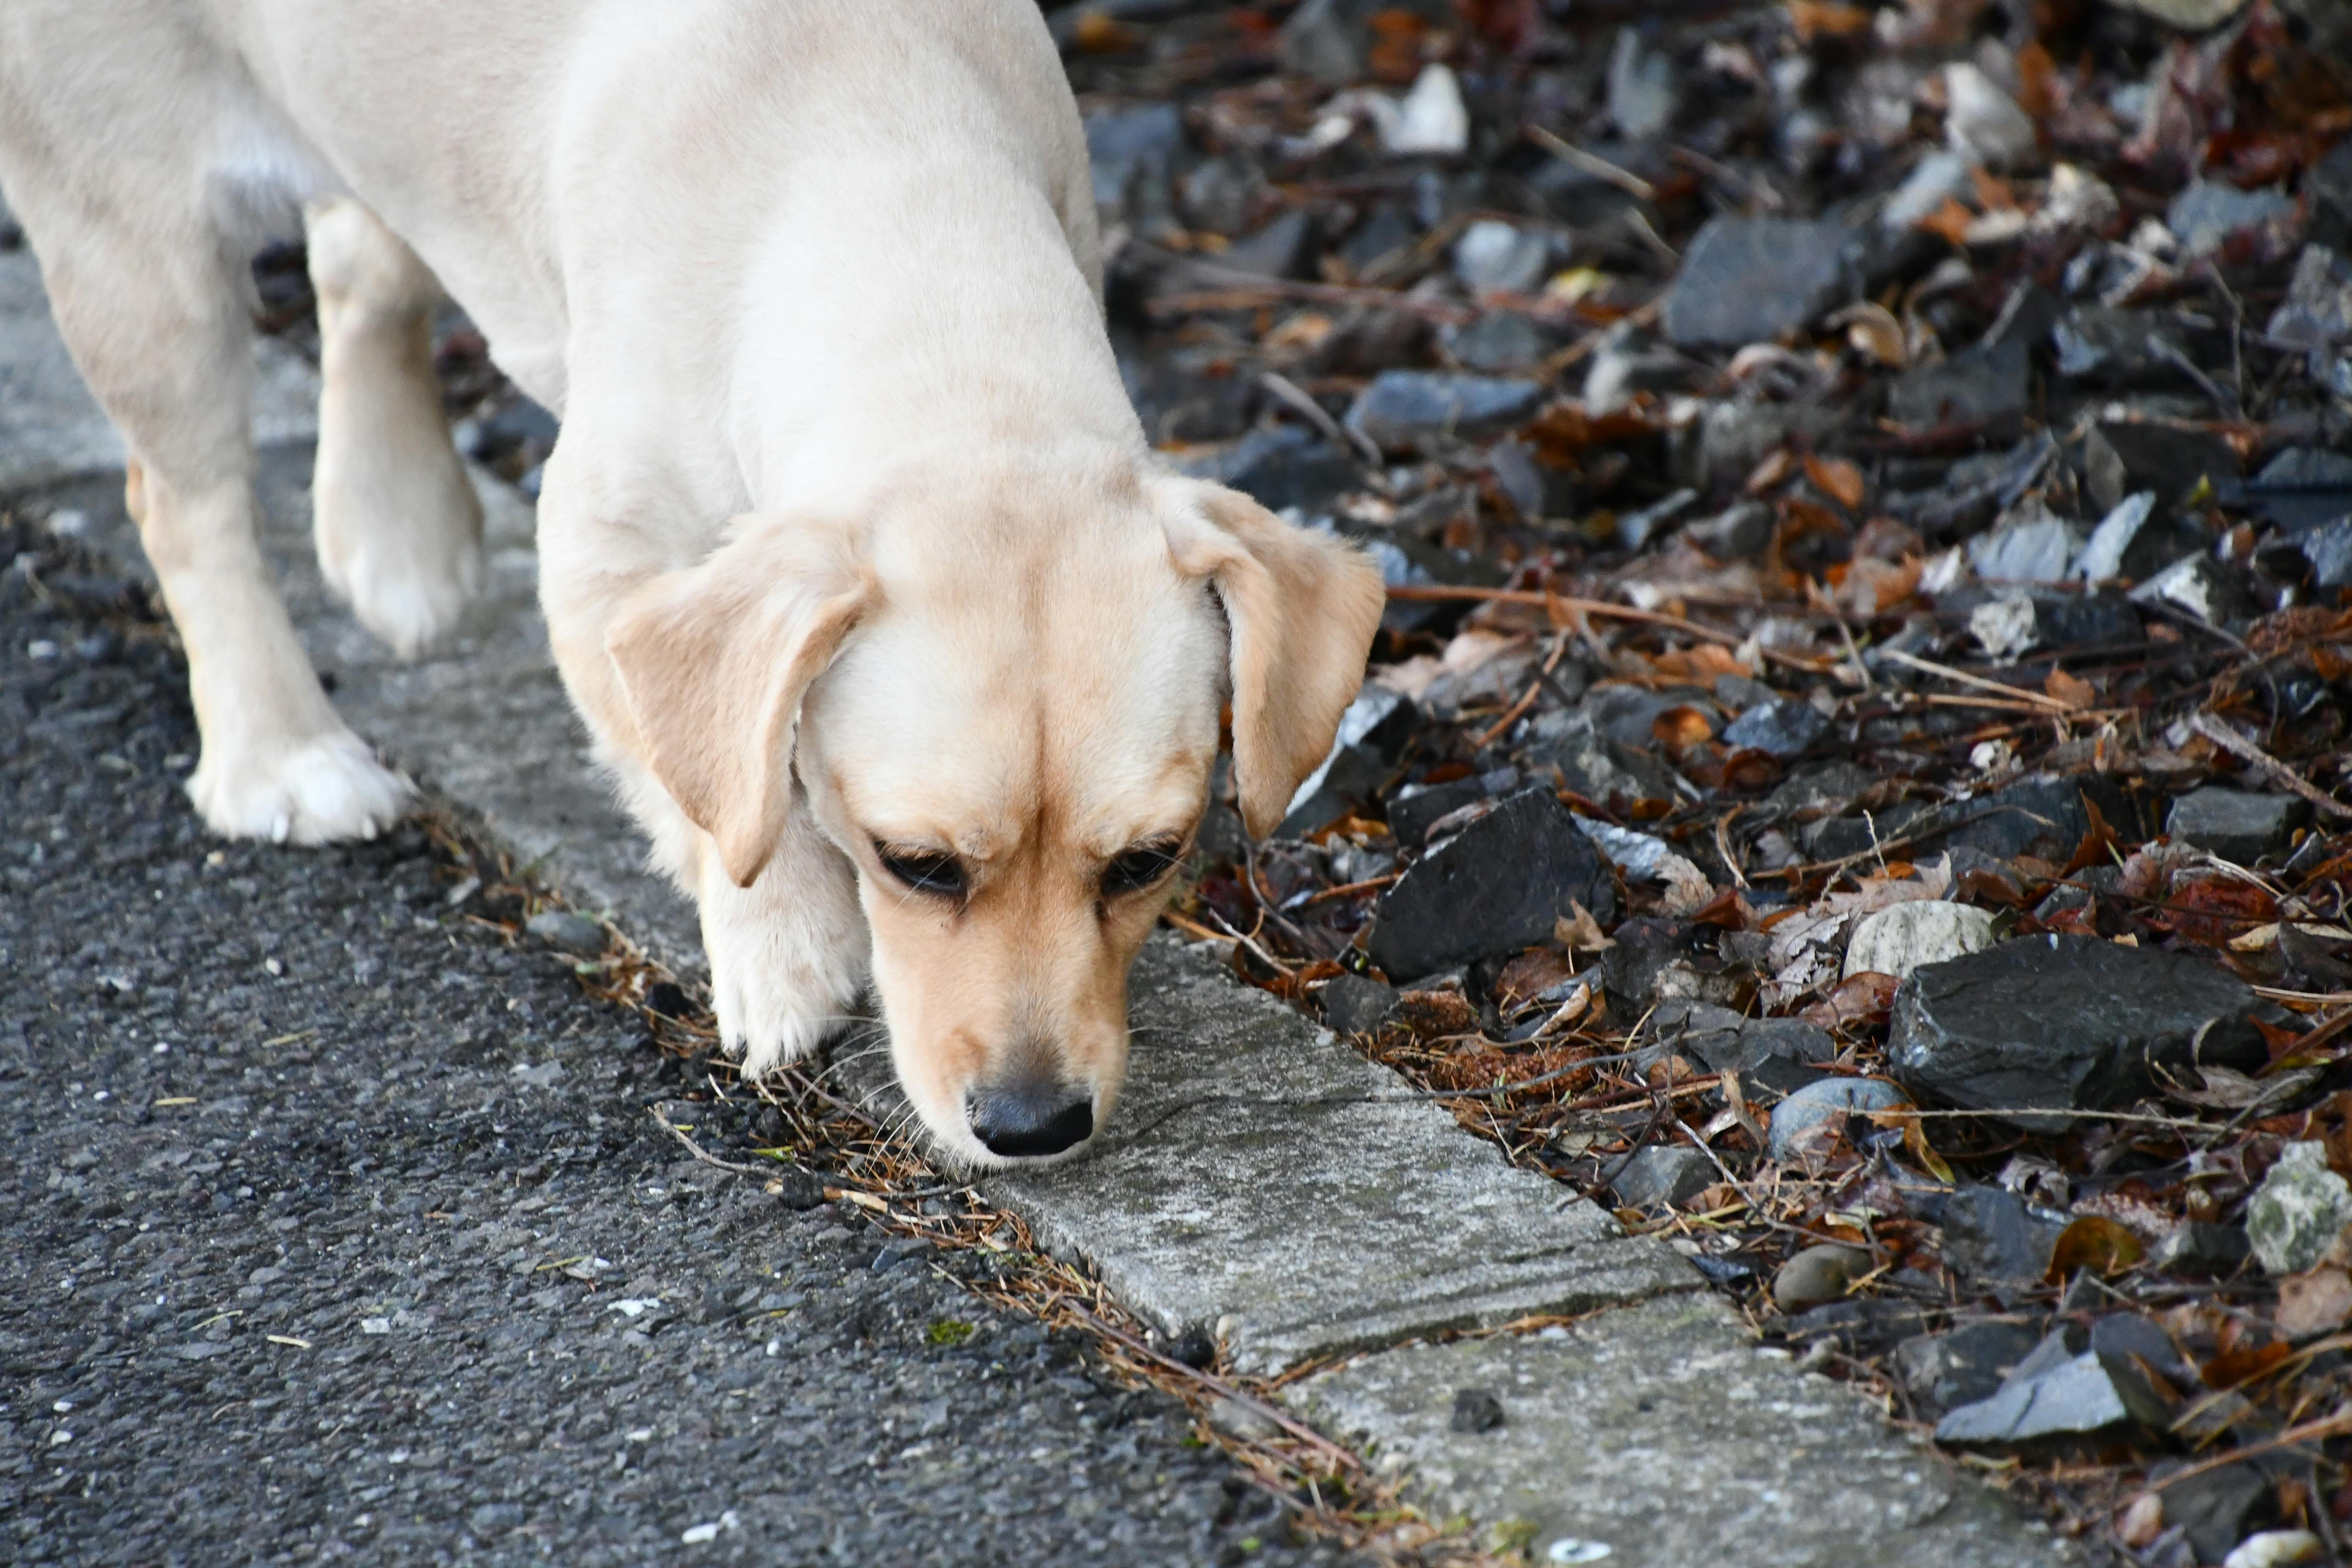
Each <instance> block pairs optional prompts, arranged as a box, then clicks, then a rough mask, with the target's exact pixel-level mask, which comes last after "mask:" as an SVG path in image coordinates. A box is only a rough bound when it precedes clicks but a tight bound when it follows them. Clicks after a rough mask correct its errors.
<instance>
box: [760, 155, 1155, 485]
mask: <svg viewBox="0 0 2352 1568" xmlns="http://www.w3.org/2000/svg"><path fill="white" fill-rule="evenodd" d="M910 215H915V216H919V220H920V221H919V222H914V223H910V222H908V216H910ZM814 235H822V236H824V243H823V245H822V246H818V245H812V244H811V243H809V237H810V236H814ZM740 305H741V309H740V316H739V320H740V322H741V324H742V333H741V339H740V347H739V349H738V352H737V353H736V355H735V358H734V363H733V375H734V380H733V384H732V386H731V387H730V424H731V428H730V434H731V436H732V437H733V440H734V443H735V446H736V450H737V452H738V454H739V458H740V462H741V465H742V470H743V477H744V479H745V481H746V484H747V486H748V488H749V489H750V490H751V496H752V500H753V504H754V505H755V506H757V507H758V508H760V509H761V510H782V511H792V510H800V509H803V508H814V509H820V510H833V509H838V508H844V507H856V506H858V505H860V504H863V503H864V502H865V501H866V500H867V499H869V498H870V497H871V496H872V495H873V494H874V493H875V492H876V490H877V489H880V488H882V487H885V486H887V485H888V484H890V483H892V482H893V479H894V476H897V475H900V474H903V473H906V472H908V471H909V470H918V469H919V470H929V471H934V472H936V471H938V470H940V469H941V468H949V469H952V468H955V467H957V466H959V465H961V466H969V465H971V464H972V463H973V462H974V461H975V460H986V459H989V458H995V457H1021V456H1025V457H1029V458H1046V457H1048V455H1050V454H1066V455H1067V456H1069V457H1082V456H1084V455H1086V454H1087V453H1088V452H1089V450H1091V452H1092V453H1093V454H1094V455H1096V456H1100V457H1108V456H1111V455H1113V454H1125V455H1127V456H1129V458H1131V459H1140V458H1141V457H1142V456H1143V453H1144V449H1145V442H1144V438H1143V433H1142V430H1141V427H1140V426H1139V424H1138V422H1137V420H1136V416H1135V414H1134V411H1133V409H1132V408H1131V407H1130V406H1129V403H1128V399H1127V395H1126V391H1125V389H1124V387H1123V385H1122V384H1121V382H1120V380H1119V375H1118V364H1117V362H1116V360H1115V359H1114V358H1113V356H1112V353H1111V350H1110V345H1109V342H1108V339H1107V338H1106V336H1105V334H1104V331H1103V326H1102V318H1101V313H1100V310H1099V308H1098V307H1097V302H1096V300H1095V296H1094V292H1093V289H1092V288H1091V287H1090V286H1089V283H1088V280H1087V277H1086V275H1085V273H1084V272H1083V271H1082V270H1081V268H1080V265H1079V263H1078V262H1077V260H1076V258H1074V257H1073V255H1072V251H1071V246H1070V242H1069V239H1068V237H1066V234H1065V232H1064V230H1063V227H1062V226H1061V223H1060V222H1059V220H1058V219H1057V218H1056V216H1055V213H1054V211H1053V208H1052V206H1051V205H1050V203H1049V202H1048V200H1047V199H1046V196H1045V193H1044V192H1043V191H1041V190H1040V189H1038V188H1037V185H1036V183H1035V180H1034V176H1027V175H1024V172H1023V171H1021V170H1019V169H1018V168H1017V167H1016V166H1014V165H1013V163H1012V162H1011V161H1010V160H1009V159H1006V158H1005V157H1003V155H1001V154H999V153H993V152H992V151H991V150H989V149H987V148H985V147H982V148H980V149H977V150H963V151H950V150H946V149H942V148H940V147H938V146H936V145H935V146H932V147H930V148H927V149H920V150H919V151H918V152H916V153H913V154H911V155H893V154H891V153H880V154H870V155H867V156H865V157H862V158H856V159H845V160H843V161H841V162H839V163H835V164H831V165H828V166H827V167H826V168H825V169H824V173H823V175H822V176H821V177H818V178H814V179H806V180H803V181H801V182H799V183H798V184H796V187H795V189H794V190H793V192H792V193H791V194H790V195H789V196H788V198H787V199H785V200H784V201H782V202H781V203H780V204H779V205H778V208H777V210H776V212H775V215H774V217H773V220H772V223H771V225H770V226H768V229H767V232H766V238H765V241H764V242H763V243H762V244H761V245H760V246H759V247H757V248H756V249H755V251H754V252H753V254H752V256H751V262H750V265H749V267H748V268H746V273H745V289H744V295H743V299H742V300H741V302H740Z"/></svg>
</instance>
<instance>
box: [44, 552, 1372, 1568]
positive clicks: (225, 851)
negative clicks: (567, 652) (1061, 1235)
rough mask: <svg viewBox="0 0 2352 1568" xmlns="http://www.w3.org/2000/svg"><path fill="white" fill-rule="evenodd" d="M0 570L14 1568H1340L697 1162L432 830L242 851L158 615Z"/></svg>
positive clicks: (895, 1250) (618, 1030) (70, 578)
mask: <svg viewBox="0 0 2352 1568" xmlns="http://www.w3.org/2000/svg"><path fill="white" fill-rule="evenodd" d="M0 558H8V559H13V560H14V561H15V563H16V564H15V565H14V567H13V568H10V569H8V570H7V571H6V572H5V575H4V576H0V820H5V822H6V824H7V828H6V831H5V835H0V887H5V894H0V974H5V976H6V979H7V984H6V986H5V992H0V1085H5V1088H0V1095H4V1096H5V1103H6V1106H7V1118H8V1126H7V1138H6V1149H7V1152H8V1154H7V1158H6V1160H5V1163H0V1184H5V1185H4V1186H0V1193H4V1194H5V1197H0V1204H5V1213H6V1215H7V1216H8V1217H7V1219H6V1221H5V1233H0V1370H5V1374H6V1379H5V1391H4V1393H0V1396H5V1410H4V1411H0V1531H5V1534H0V1556H6V1557H8V1558H9V1559H10V1560H12V1561H15V1562H19V1563H99V1562H109V1563H112V1562H137V1563H178V1562H194V1563H219V1562H229V1561H236V1562H261V1561H268V1562H283V1561H303V1560H310V1559H314V1558H326V1557H335V1556H343V1557H357V1558H363V1559H367V1560H371V1561H382V1560H399V1561H411V1560H429V1561H460V1560H462V1561H467V1562H491V1561H520V1560H524V1559H534V1560H538V1559H554V1560H559V1561H562V1562H565V1563H644V1562H648V1561H652V1560H655V1559H656V1558H657V1557H658V1558H664V1559H677V1560H680V1561H704V1560H708V1561H728V1562H740V1561H759V1562H764V1563H814V1562H831V1561H845V1562H856V1563H1074V1562H1082V1561H1083V1562H1087V1563H1212V1562H1213V1563H1239V1562H1243V1561H1248V1562H1252V1563H1298V1562H1307V1561H1318V1562H1320V1561H1328V1560H1331V1559H1330V1557H1329V1554H1328V1552H1327V1551H1326V1550H1325V1549H1321V1548H1301V1547H1298V1546H1296V1545H1293V1544H1290V1543H1288V1542H1287V1538H1286V1534H1285V1530H1284V1527H1283V1524H1282V1521H1281V1517H1280V1514H1279V1511H1278V1510H1277V1509H1276V1505H1274V1504H1273V1503H1272V1502H1271V1500H1267V1499H1265V1497H1264V1496H1263V1494H1261V1493H1259V1492H1257V1491H1255V1490H1254V1489H1251V1488H1250V1487H1249V1486H1248V1485H1246V1484H1245V1483H1244V1480H1243V1479H1242V1478H1241V1475H1240V1473H1239V1472H1238V1471H1236V1470H1235V1469H1234V1468H1233V1467H1232V1466H1231V1465H1230V1464H1228V1463H1227V1462H1226V1461H1224V1460H1223V1458H1221V1457H1220V1456H1219V1455H1217V1454H1216V1453H1215V1452H1214V1451H1213V1450H1209V1449H1203V1448H1202V1447H1197V1446H1195V1444H1194V1442H1193V1440H1192V1438H1191V1436H1190V1433H1189V1429H1188V1427H1187V1425H1186V1422H1185V1419H1184V1416H1183V1415H1182V1412H1181V1407H1180V1406H1178V1405H1175V1404H1174V1403H1173V1402H1172V1401H1170V1400H1168V1399H1165V1398H1164V1397H1162V1396H1160V1395H1158V1394H1152V1393H1150V1392H1141V1393H1139V1392H1133V1391H1129V1390H1127V1389H1123V1388H1121V1387H1119V1386H1118V1384H1115V1383H1114V1382H1112V1381H1111V1380H1110V1379H1109V1378H1108V1376H1107V1375H1105V1374H1103V1373H1101V1372H1100V1371H1099V1369H1098V1368H1097V1367H1095V1366H1093V1365H1091V1364H1090V1363H1089V1361H1088V1359H1087V1356H1086V1355H1085V1354H1084V1353H1083V1351H1082V1349H1081V1347H1080V1346H1079V1345H1077V1344H1076V1343H1075V1342H1068V1341H1066V1340H1065V1339H1063V1338H1062V1337H1060V1336H1057V1335H1051V1334H1048V1333H1047V1332H1046V1331H1045V1330H1044V1329H1043V1328H1042V1327H1041V1326H1039V1325H1037V1324H1035V1323H1034V1322H1033V1321H1028V1320H1026V1319H1023V1318H1019V1317H1014V1316H1010V1315H1006V1314H1002V1313H999V1312H996V1311H994V1310H992V1309H990V1308H988V1307H987V1306H986V1305H985V1304H984V1303H983V1302H982V1301H980V1300H978V1299H976V1298H975V1297H973V1296H971V1295H970V1294H969V1293H967V1292H966V1291H965V1290H964V1289H961V1287H960V1285H959V1284H958V1283H957V1282H956V1280H955V1279H954V1278H952V1274H953V1271H954V1269H955V1268H956V1267H957V1266H958V1265H959V1263H960V1261H961V1260H960V1259H959V1258H957V1257H954V1256H950V1255H936V1254H929V1253H928V1252H927V1251H922V1250H918V1251H914V1252H909V1251H907V1250H905V1248H906V1247H909V1246H911V1247H917V1248H920V1247H921V1244H919V1243H911V1244H910V1243H895V1244H894V1243H892V1242H890V1240H889V1238H887V1237H883V1236H882V1235H880V1234H879V1233H877V1232H876V1231H873V1230H871V1229H870V1228H868V1227H867V1226H865V1225H864V1224H863V1223H862V1221H861V1220H860V1219H859V1218H858V1217H857V1215H856V1211H855V1210H852V1209H847V1208H846V1207H845V1205H819V1206H817V1207H815V1208H813V1209H807V1210H796V1209H794V1208H793V1207H792V1206H790V1204H789V1203H788V1201H787V1200H786V1199H784V1198H782V1197H778V1196H771V1195H769V1194H766V1193H765V1192H763V1191H761V1189H760V1187H759V1186H758V1185H756V1184H751V1183H749V1182H745V1181H743V1180H741V1179H740V1178H737V1177H734V1176H731V1175H728V1174H725V1173H720V1172H719V1171H715V1170H712V1169H710V1168H709V1167H708V1166H703V1165H698V1164H696V1163H693V1162H691V1161H689V1160H684V1159H682V1158H681V1155H682V1153H683V1151H681V1150H680V1149H679V1148H678V1147H677V1145H675V1144H674V1143H670V1142H667V1141H665V1140H664V1139H663V1138H662V1135H661V1133H660V1132H659V1131H658V1130H657V1129H655V1128H654V1127H652V1126H651V1125H650V1118H649V1117H648V1116H647V1115H646V1111H645V1110H644V1107H645V1106H646V1103H647V1102H648V1100H658V1099H659V1098H660V1095H661V1090H662V1088H663V1084H664V1082H665V1081H666V1080H665V1079H664V1077H663V1075H664V1074H665V1073H667V1074H669V1075H671V1080H672V1081H674V1079H675V1075H676V1072H677V1068H676V1067H675V1066H674V1065H666V1064H674V1062H675V1058H663V1057H661V1056H660V1055H659V1053H657V1052H656V1051H654V1050H652V1049H650V1048H649V1047H647V1046H646V1043H645V1041H644V1035H643V1031H642V1029H640V1028H639V1027H638V1026H636V1024H635V1022H634V1021H633V1020H632V1019H631V1018H629V1017H627V1016H624V1015H622V1014H620V1013H618V1012H616V1011H614V1010H612V1009H609V1008H606V1007H604V1006H602V1005H598V1004H596V1003H594V1002H593V1001H592V1000H590V999H588V998H586V997H585V996H583V994H581V992H580V991H579V989H578V987H577V985H576V984H575V983H574V982H573V980H572V978H571V977H570V976H569V975H568V974H567V973H564V971H563V969H562V964H561V963H559V962H558V961H557V960H556V959H554V958H553V957H552V955H550V954H548V953H544V952H530V951H519V950H514V949H510V948H509V947H508V946H507V945H506V944H505V942H504V941H503V940H502V938H501V937H500V936H499V934H498V933H496V932H494V931H489V930H488V929H486V928H484V927H483V926H481V925H478V924H476V923H474V922H471V921H467V920H465V919H464V918H463V917H462V915H461V914H459V913H457V912H455V911H453V910H451V908H450V907H449V905H448V901H447V897H446V894H447V884H448V881H449V880H450V876H449V874H448V873H447V872H446V870H443V869H442V868H440V867H439V866H438V865H437V862H436V855H435V852H434V850H433V848H432V847H431V845H430V844H429V842H428V841H427V839H426V837H425V835H424V834H423V833H421V832H419V831H416V830H415V829H409V830H404V831H403V832H401V833H398V834H395V835H394V836H392V837H389V838H388V839H386V840H385V841H383V842H380V843H377V844H373V845H369V846H365V847H357V848H351V849H340V850H329V851H301V852H288V851H283V850H277V849H270V848H265V847H255V846H250V845H227V844H221V843H219V842H217V841H215V840H213V839H210V838H208V837H205V834H204V833H203V831H202V829H201V828H200V826H199V825H198V824H197V822H196V821H195V819H194V816H192V815H191V813H190V812H189V810H188V808H187V805H186V802H185V800H184V797H183V796H182V795H181V792H180V788H179V780H180V778H181V777H182V776H183V775H184V773H185V771H186V769H187V768H188V766H189V765H190V763H191V759H192V756H193V753H194V750H195V729H194V721H193V719H192V717H191V715H190V713H189V711H188V710H187V706H186V701H185V698H184V690H183V687H182V677H183V671H182V669H181V668H180V665H179V662H178V658H177V656H176V654H175V653H174V652H173V650H172V648H171V647H170V646H169V644H168V643H167V642H166V641H165V639H164V638H163V637H162V636H161V635H160V634H159V633H158V631H157V630H156V629H155V628H154V627H153V626H152V623H148V622H146V621H145V620H144V619H143V616H142V614H141V613H140V612H139V610H138V609H137V608H136V607H135V595H133V594H132V592H131V590H130V588H129V587H128V585H127V584H121V583H120V582H119V581H116V580H110V579H108V578H106V577H105V576H104V575H103V574H102V572H101V571H100V569H98V568H96V567H94V566H93V565H92V564H91V563H88V562H84V561H77V560H73V559H68V558H67V557H65V556H64V555H62V554H61V553H59V552H58V550H57V548H56V547H55V546H54V545H52V544H51V543H50V542H48V541H47V540H46V539H45V538H38V537H36V536H35V534H34V533H32V532H31V531H29V530H27V529H26V528H25V527H23V526H21V525H17V524H15V523H11V522H8V521H5V520H0ZM967 1326H968V1329H967Z"/></svg>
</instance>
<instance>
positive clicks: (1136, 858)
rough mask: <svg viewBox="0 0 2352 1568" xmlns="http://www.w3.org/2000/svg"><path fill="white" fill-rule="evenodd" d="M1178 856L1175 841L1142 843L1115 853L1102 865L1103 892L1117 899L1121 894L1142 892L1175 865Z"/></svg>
mask: <svg viewBox="0 0 2352 1568" xmlns="http://www.w3.org/2000/svg"><path fill="white" fill-rule="evenodd" d="M1176 858H1177V856H1176V847H1175V846H1174V845H1172V844H1139V845H1137V846H1136V847H1134V848H1132V849H1129V850H1127V851H1126V852H1125V853H1123V854H1120V855H1117V856H1114V857H1113V858H1112V859H1111V863H1110V864H1109V865H1108V866H1106V867H1104V868H1103V875H1102V889H1103V893H1104V895H1105V896H1106V897H1108V898H1114V899H1116V898H1118V896H1119V895H1121V894H1122V893H1139V892H1141V891H1143V889H1146V888H1148V887H1150V886H1151V885H1152V884H1153V883H1154V882H1157V881H1159V880H1160V879H1161V878H1162V877H1165V876H1166V875H1168V873H1169V872H1171V871H1172V870H1174V869H1175V868H1176Z"/></svg>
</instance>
